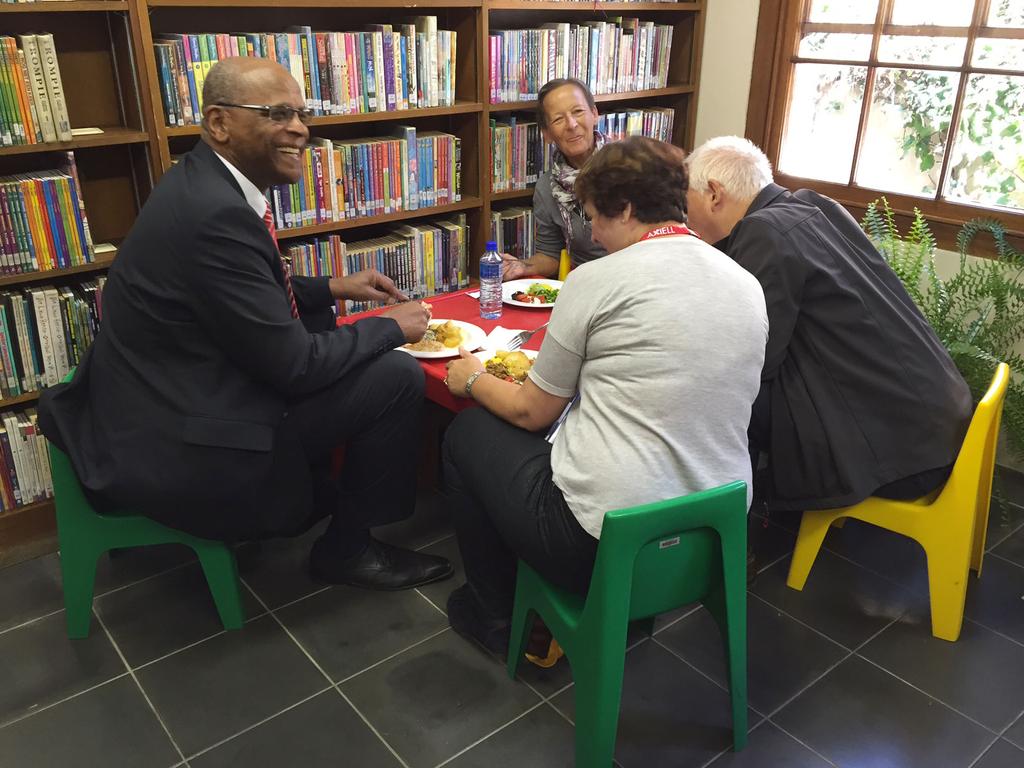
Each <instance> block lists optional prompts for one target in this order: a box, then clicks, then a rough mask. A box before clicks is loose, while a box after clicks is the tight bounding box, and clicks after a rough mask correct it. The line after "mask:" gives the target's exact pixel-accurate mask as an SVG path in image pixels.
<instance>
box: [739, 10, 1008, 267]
mask: <svg viewBox="0 0 1024 768" xmlns="http://www.w3.org/2000/svg"><path fill="white" fill-rule="evenodd" d="M894 2H895V0H879V13H877V14H876V17H875V21H874V23H873V24H870V25H864V24H848V25H843V26H844V27H846V28H849V29H839V28H836V27H831V28H832V29H833V31H837V32H838V31H858V32H865V31H866V30H867V28H870V33H871V35H872V43H871V52H870V54H869V58H868V59H867V61H866V62H857V63H862V64H864V66H866V67H867V68H868V82H867V85H866V87H865V96H864V100H863V102H862V104H861V112H860V118H859V123H858V127H857V139H856V140H857V145H858V146H856V147H855V148H854V159H853V163H852V168H851V174H850V178H851V182H850V183H848V184H837V183H833V182H827V181H820V180H818V179H808V178H802V177H796V176H791V175H789V174H785V173H781V172H778V171H776V173H775V181H776V183H778V184H781V185H782V186H784V187H788V188H790V189H796V188H807V189H813V190H815V191H817V192H820V193H821V194H824V195H827V196H829V197H831V198H833V199H834V200H837V201H839V202H840V203H843V204H844V205H845V206H847V207H848V208H850V209H851V212H853V213H854V215H859V214H862V213H863V211H864V210H866V208H867V205H868V203H870V202H872V201H873V200H876V199H878V198H879V197H882V196H883V195H884V196H885V197H886V199H887V200H888V201H889V203H890V205H891V206H892V207H893V209H894V210H895V211H896V212H897V213H898V214H900V217H899V218H902V219H904V222H905V221H906V220H907V219H909V217H910V216H911V215H912V214H913V211H914V209H915V208H918V209H920V211H921V213H923V214H924V216H925V217H926V218H927V219H928V220H929V223H930V224H931V225H932V230H933V233H934V234H935V235H936V239H937V240H938V244H939V246H940V247H943V248H951V249H955V247H956V245H955V242H956V233H957V232H958V231H959V229H960V227H961V226H962V225H963V223H964V222H966V221H969V220H970V219H974V218H978V217H983V218H993V219H997V220H998V221H999V222H1000V223H1001V224H1002V225H1003V226H1004V227H1005V228H1006V231H1007V233H1008V234H1009V235H1010V236H1011V237H1012V238H1013V244H1014V246H1015V247H1017V249H1018V250H1021V249H1024V212H1021V213H1015V212H1013V211H1008V210H1005V209H1000V208H992V207H987V206H983V205H976V204H971V203H960V202H952V201H949V200H943V199H938V198H939V195H940V194H941V193H942V192H943V191H944V188H945V185H946V182H947V179H946V171H947V165H948V162H949V160H950V158H951V157H952V154H953V153H952V151H947V152H946V153H945V155H944V157H943V162H942V168H941V173H940V176H939V184H938V186H937V189H936V196H935V197H933V198H927V197H917V196H913V195H906V194H900V193H896V192H890V191H883V190H876V189H871V188H869V187H862V186H858V185H857V184H856V183H853V181H852V179H853V178H854V177H855V174H856V171H857V161H858V159H859V156H860V144H861V138H862V136H863V134H864V131H865V128H866V125H867V118H868V106H869V104H870V94H871V90H872V85H873V83H874V77H875V72H876V70H877V69H878V68H887V67H891V66H892V65H891V64H890V63H889V62H885V63H882V64H879V62H878V61H877V50H878V43H879V39H880V38H881V36H882V35H884V34H887V33H889V32H890V31H891V30H892V27H891V26H890V25H888V24H887V23H886V22H887V20H888V19H890V18H891V14H892V8H893V5H894ZM991 2H992V0H977V2H975V6H974V12H973V15H972V19H971V23H970V25H969V26H968V27H906V26H902V25H901V26H900V27H897V28H896V29H899V30H900V31H901V32H902V33H904V34H906V31H907V30H908V29H909V30H913V29H917V30H921V31H922V32H921V34H927V33H928V32H931V31H933V30H935V29H942V30H946V31H950V30H963V31H964V33H965V35H964V36H966V37H967V48H966V52H965V56H964V61H963V62H961V64H960V65H959V66H956V67H954V66H932V65H920V66H915V67H914V68H915V69H919V68H920V69H941V70H944V71H953V72H959V73H961V77H960V83H959V86H958V91H957V99H956V102H955V104H954V112H953V115H952V118H951V120H950V126H951V127H950V140H949V142H948V143H947V147H948V148H949V150H951V149H952V143H953V141H954V140H955V138H956V131H957V126H959V124H960V117H961V114H962V111H961V108H962V104H963V96H964V91H965V89H966V86H967V80H968V78H967V77H966V76H965V75H966V74H967V73H971V72H981V73H983V74H985V73H989V72H992V73H998V74H1011V75H1013V76H1017V75H1019V74H1020V73H1019V72H1018V71H1017V70H989V69H986V68H983V67H973V66H969V65H965V62H969V61H970V60H971V55H972V53H973V48H974V41H975V40H976V39H977V38H978V37H979V36H980V33H984V35H985V36H987V37H1004V38H1011V39H1017V38H1024V30H1017V29H1016V28H1009V29H1007V28H1005V27H986V26H985V24H984V22H985V21H986V20H987V18H988V12H989V8H990V4H991ZM810 6H811V0H761V3H760V12H759V15H758V22H757V35H756V39H755V46H754V65H753V69H752V72H751V83H750V97H749V101H748V105H747V125H746V135H747V138H749V139H750V140H751V141H753V142H754V143H756V144H757V145H758V146H760V147H762V148H763V149H764V151H765V153H766V154H767V155H768V158H769V160H771V162H772V167H773V168H775V166H776V165H777V163H778V159H779V151H780V148H781V145H782V137H783V133H784V129H785V119H786V113H787V107H788V105H789V99H790V90H791V88H792V83H793V73H794V71H795V64H796V63H797V62H801V61H807V59H802V58H800V57H799V56H798V48H799V44H800V40H801V32H802V31H803V27H804V21H805V18H806V16H807V15H808V14H809V12H810ZM1021 44H1022V45H1024V39H1021ZM814 61H815V62H821V63H824V64H835V63H839V64H849V63H852V62H848V61H845V60H836V59H820V60H819V59H815V60H814ZM1019 238H1020V240H1018V239H1019ZM981 245H982V251H984V252H986V253H987V254H988V255H991V254H992V253H994V249H991V247H990V244H981Z"/></svg>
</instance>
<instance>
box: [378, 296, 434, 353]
mask: <svg viewBox="0 0 1024 768" xmlns="http://www.w3.org/2000/svg"><path fill="white" fill-rule="evenodd" d="M380 316H381V317H390V318H391V319H392V320H394V321H395V322H396V323H398V327H399V328H401V329H402V334H403V335H404V336H405V340H406V341H407V342H410V343H411V342H414V341H419V340H420V339H422V338H423V334H424V333H426V332H427V323H428V322H429V321H430V305H429V304H427V303H426V302H425V301H407V302H405V303H404V304H399V305H398V306H397V307H395V308H393V309H389V310H387V311H386V312H382V313H381V315H380Z"/></svg>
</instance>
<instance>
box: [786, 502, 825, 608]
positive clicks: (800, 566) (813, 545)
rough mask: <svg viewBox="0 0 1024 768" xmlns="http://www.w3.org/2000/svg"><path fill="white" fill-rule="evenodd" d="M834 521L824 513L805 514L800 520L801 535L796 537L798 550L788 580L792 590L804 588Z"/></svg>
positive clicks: (794, 553) (795, 551)
mask: <svg viewBox="0 0 1024 768" xmlns="http://www.w3.org/2000/svg"><path fill="white" fill-rule="evenodd" d="M833 519H834V518H833V517H832V516H831V515H828V514H825V513H823V512H804V516H803V518H802V519H801V520H800V533H798V534H797V537H796V548H795V549H794V550H793V561H792V562H791V563H790V564H789V577H788V578H787V579H786V585H787V586H788V587H790V588H791V589H795V590H801V589H803V588H804V584H806V583H807V577H808V576H809V575H810V573H811V566H812V565H814V561H815V560H816V559H817V557H818V550H820V549H821V544H822V542H824V541H825V534H826V533H828V528H829V526H830V525H831V524H832V520H833Z"/></svg>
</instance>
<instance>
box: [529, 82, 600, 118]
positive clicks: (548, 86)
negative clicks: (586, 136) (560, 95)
mask: <svg viewBox="0 0 1024 768" xmlns="http://www.w3.org/2000/svg"><path fill="white" fill-rule="evenodd" d="M563 85H575V86H576V87H577V88H579V89H580V93H582V94H583V98H585V99H586V100H587V106H588V107H590V108H591V109H597V102H596V101H594V94H592V93H591V92H590V89H589V88H587V84H586V83H584V82H583V81H582V80H577V79H576V78H575V77H556V78H555V79H554V80H548V81H547V82H546V83H544V85H543V86H541V89H540V92H539V93H538V94H537V125H539V126H540V127H541V128H547V127H548V115H547V112H545V111H544V99H546V98H547V97H548V95H549V94H550V93H551V92H552V91H553V90H555V89H556V88H561V87H562V86H563Z"/></svg>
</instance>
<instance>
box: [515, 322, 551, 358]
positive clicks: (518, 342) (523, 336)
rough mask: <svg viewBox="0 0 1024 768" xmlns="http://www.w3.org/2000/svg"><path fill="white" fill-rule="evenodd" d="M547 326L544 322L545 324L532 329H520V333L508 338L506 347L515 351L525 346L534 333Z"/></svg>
mask: <svg viewBox="0 0 1024 768" xmlns="http://www.w3.org/2000/svg"><path fill="white" fill-rule="evenodd" d="M547 327H548V324H547V323H544V325H542V326H540V327H538V328H534V329H533V330H532V331H520V332H519V333H517V334H516V335H515V336H513V337H512V338H510V339H509V340H508V343H507V344H505V349H507V350H508V351H509V352H515V351H516V350H517V349H519V348H520V347H521V346H523V344H525V343H526V342H528V341H529V340H530V338H531V337H532V336H533V334H535V333H537V331H543V330H544V329H545V328H547Z"/></svg>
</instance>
